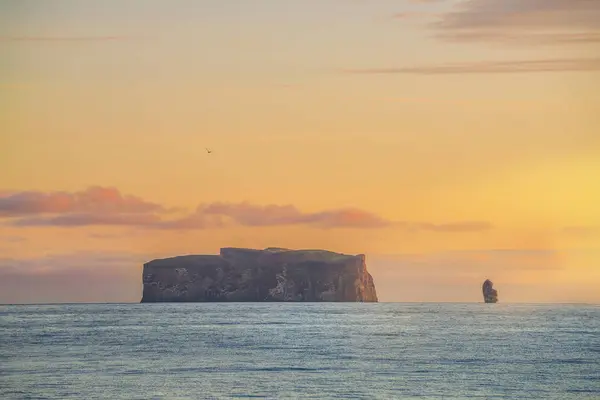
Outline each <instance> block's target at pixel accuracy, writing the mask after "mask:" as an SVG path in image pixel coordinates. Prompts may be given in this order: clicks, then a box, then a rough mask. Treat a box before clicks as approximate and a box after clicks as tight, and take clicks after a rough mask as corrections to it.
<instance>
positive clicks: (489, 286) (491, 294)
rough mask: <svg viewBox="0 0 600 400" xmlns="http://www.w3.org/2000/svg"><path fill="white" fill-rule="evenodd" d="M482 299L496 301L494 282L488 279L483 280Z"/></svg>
mask: <svg viewBox="0 0 600 400" xmlns="http://www.w3.org/2000/svg"><path fill="white" fill-rule="evenodd" d="M483 301H485V302H486V303H497V302H498V291H497V290H496V289H494V284H493V283H492V281H490V280H489V279H486V280H485V282H483Z"/></svg>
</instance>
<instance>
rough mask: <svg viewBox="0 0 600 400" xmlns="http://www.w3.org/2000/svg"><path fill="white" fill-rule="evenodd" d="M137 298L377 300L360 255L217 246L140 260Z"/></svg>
mask: <svg viewBox="0 0 600 400" xmlns="http://www.w3.org/2000/svg"><path fill="white" fill-rule="evenodd" d="M142 280H143V285H144V288H143V294H142V300H141V302H142V303H156V302H276V301H297V302H302V301H305V302H317V301H329V302H377V293H376V291H375V284H374V282H373V278H372V277H371V275H370V274H369V272H368V271H367V266H366V263H365V256H364V255H363V254H359V255H355V256H353V255H345V254H339V253H334V252H330V251H325V250H288V249H280V248H267V249H264V250H254V249H239V248H222V249H221V252H220V255H188V256H179V257H172V258H165V259H159V260H153V261H150V262H148V263H146V264H144V269H143V272H142Z"/></svg>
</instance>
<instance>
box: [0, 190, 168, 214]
mask: <svg viewBox="0 0 600 400" xmlns="http://www.w3.org/2000/svg"><path fill="white" fill-rule="evenodd" d="M165 210H166V209H165V208H164V207H163V206H161V205H159V204H156V203H152V202H148V201H145V200H142V199H140V198H139V197H136V196H124V195H122V194H121V193H120V192H119V190H117V189H115V188H110V187H99V186H94V187H90V188H88V189H86V190H84V191H80V192H73V193H70V192H49V193H43V192H36V191H28V192H17V193H10V194H7V195H4V196H0V217H16V216H24V215H38V214H65V213H103V214H117V213H118V214H143V213H150V212H163V211H165Z"/></svg>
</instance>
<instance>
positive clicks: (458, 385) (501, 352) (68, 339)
mask: <svg viewBox="0 0 600 400" xmlns="http://www.w3.org/2000/svg"><path fill="white" fill-rule="evenodd" d="M243 397H257V398H274V399H275V398H277V399H280V398H315V399H327V398H344V399H358V398H360V399H410V398H421V399H425V398H431V399H467V398H468V399H473V398H480V399H491V398H514V399H600V307H598V306H582V305H515V304H513V305H510V304H395V303H379V304H369V303H352V304H348V303H346V304H342V303H337V304H336V303H326V304H323V303H304V304H298V303H295V304H290V303H262V304H252V303H250V304H249V303H245V304H231V303H230V304H218V303H196V304H119V305H116V304H93V305H92V304H87V305H40V306H0V398H2V399H34V398H35V399H38V398H44V399H67V398H73V399H95V398H105V399H151V398H162V399H211V398H217V399H218V398H243Z"/></svg>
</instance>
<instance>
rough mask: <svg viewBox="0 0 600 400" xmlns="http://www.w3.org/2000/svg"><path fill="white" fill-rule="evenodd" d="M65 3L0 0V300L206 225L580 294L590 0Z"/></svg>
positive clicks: (596, 160)
mask: <svg viewBox="0 0 600 400" xmlns="http://www.w3.org/2000/svg"><path fill="white" fill-rule="evenodd" d="M84 3H85V2H72V1H66V0H64V1H63V0H52V1H47V2H43V3H42V2H35V1H30V0H23V1H18V2H17V1H15V2H3V3H2V5H0V148H1V149H3V151H2V153H1V154H2V156H1V157H0V254H2V256H1V257H0V277H2V280H1V281H0V289H1V290H0V302H52V301H137V300H139V296H140V290H141V288H140V282H139V273H140V268H141V263H142V262H143V261H146V260H149V259H151V258H153V257H162V256H167V255H173V254H182V253H203V252H208V253H216V252H218V249H219V248H220V247H224V246H245V247H257V248H262V247H268V246H281V247H290V248H325V249H329V250H334V251H341V252H348V253H366V254H367V256H368V258H367V260H368V265H369V268H370V270H371V271H372V274H373V276H374V279H375V283H376V285H377V288H378V291H379V292H380V293H379V297H380V299H381V300H382V301H480V284H481V282H482V281H483V280H484V279H485V278H490V279H492V280H493V281H494V282H495V284H496V286H497V288H498V290H499V293H500V300H501V301H505V302H553V301H560V302H599V301H600V294H599V293H600V292H599V291H598V290H597V287H598V286H599V285H600V207H598V204H600V184H599V183H598V176H600V133H599V132H600V123H599V122H598V119H597V116H596V115H595V114H597V112H598V109H599V106H600V95H599V93H600V79H599V75H598V71H599V70H600V23H599V22H598V21H600V3H599V4H596V3H595V2H580V3H573V4H570V5H569V7H566V6H565V4H566V3H565V2H562V1H555V0H547V1H544V2H541V1H539V0H519V1H517V0H472V1H470V2H464V1H431V2H422V1H421V2H419V1H409V0H405V1H391V0H388V1H385V0H381V1H379V0H377V1H372V2H360V1H354V2H350V1H343V0H336V1H331V2H319V3H317V2H314V3H313V2H292V1H281V0H279V1H275V0H263V1H260V2H258V3H254V2H253V4H252V5H250V4H249V3H248V4H245V3H240V2H231V1H223V0H220V1H209V0H203V1H197V2H190V1H186V0H178V1H166V0H165V1H159V0H147V1H141V0H136V1H130V2H126V3H123V2H119V1H116V0H106V1H103V2H95V3H94V6H93V7H91V6H90V3H85V4H84ZM206 147H208V148H211V149H212V150H213V153H211V154H207V153H206V151H205V148H206ZM100 269H101V272H99V270H100ZM44 282H46V283H47V284H44ZM94 282H99V283H102V282H104V284H94ZM108 282H112V283H108ZM115 282H119V283H118V284H116V283H115ZM76 288H78V289H76ZM82 288H85V289H82Z"/></svg>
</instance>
